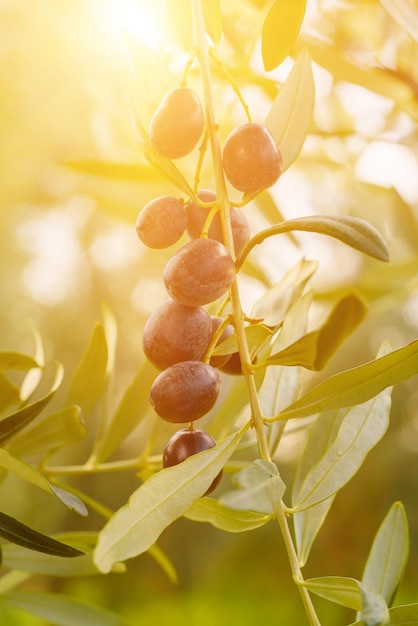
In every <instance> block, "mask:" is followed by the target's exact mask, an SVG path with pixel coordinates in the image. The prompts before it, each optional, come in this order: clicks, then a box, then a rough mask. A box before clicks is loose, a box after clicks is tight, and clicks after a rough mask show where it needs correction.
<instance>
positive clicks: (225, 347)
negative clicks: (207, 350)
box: [213, 324, 273, 355]
mask: <svg viewBox="0 0 418 626" xmlns="http://www.w3.org/2000/svg"><path fill="white" fill-rule="evenodd" d="M272 334H273V331H272V330H271V329H270V328H268V327H267V326H265V325H264V324H249V325H248V326H246V327H245V335H246V337H247V341H248V346H249V348H250V352H251V349H252V348H253V347H254V348H256V347H258V346H260V345H262V344H263V343H264V342H265V341H266V340H267V339H269V338H270V337H271V335H272ZM237 351H238V343H237V337H236V335H235V333H233V334H232V335H230V336H229V337H228V338H227V339H225V340H224V341H222V342H221V343H219V344H218V345H217V346H216V348H215V349H214V351H213V354H216V355H217V354H233V353H234V352H237Z"/></svg>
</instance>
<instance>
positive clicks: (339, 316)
mask: <svg viewBox="0 0 418 626" xmlns="http://www.w3.org/2000/svg"><path fill="white" fill-rule="evenodd" d="M365 315H366V306H365V304H364V303H363V301H362V300H360V298H358V296H356V295H355V294H348V295H347V296H345V297H344V298H343V299H342V300H340V301H339V302H337V304H336V305H335V306H334V309H333V310H332V312H331V314H330V316H329V317H328V319H327V320H326V321H325V322H324V323H323V324H322V326H320V328H318V329H317V330H315V331H312V332H310V333H307V334H306V335H304V336H303V337H301V338H300V339H297V340H296V341H295V342H294V343H292V344H291V345H289V346H288V347H287V348H284V349H283V350H281V351H280V352H275V353H273V354H272V355H270V356H269V357H268V358H267V359H266V360H265V361H264V362H263V365H299V366H301V367H305V368H307V369H310V370H321V369H323V368H324V367H325V365H326V364H327V363H328V361H329V360H330V358H331V357H332V356H333V355H334V354H335V352H336V351H337V350H338V348H339V347H340V345H341V343H342V342H343V341H344V340H345V339H346V338H347V337H348V336H349V335H350V334H351V333H352V332H353V330H354V329H355V328H356V327H357V326H358V325H359V324H360V323H361V322H362V321H363V319H364V317H365Z"/></svg>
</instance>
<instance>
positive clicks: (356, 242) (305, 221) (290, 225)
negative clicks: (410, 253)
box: [236, 215, 389, 269]
mask: <svg viewBox="0 0 418 626" xmlns="http://www.w3.org/2000/svg"><path fill="white" fill-rule="evenodd" d="M293 230H300V231H304V232H311V233H318V234H321V235H327V236H328V237H334V238H335V239H339V240H340V241H342V242H343V243H345V244H346V245H348V246H351V247H352V248H355V249H356V250H360V252H363V253H364V254H368V255H369V256H371V257H374V258H375V259H378V260H379V261H388V260H389V252H388V249H387V246H386V243H385V241H384V239H383V237H382V236H381V235H380V233H379V232H378V231H377V230H376V229H375V228H374V227H373V226H371V225H370V224H369V223H368V222H366V221H364V220H362V219H360V218H358V217H351V216H349V215H340V216H332V217H331V216H329V215H314V216H310V217H298V218H295V219H293V220H287V221H286V222H281V223H280V224H276V225H274V226H270V227H269V228H266V229H265V230H262V231H260V232H259V233H257V235H254V237H252V238H251V239H250V241H249V242H248V243H247V245H246V246H245V248H244V249H243V250H242V252H241V254H240V255H239V257H238V259H237V261H236V267H237V269H239V268H240V267H241V265H242V264H243V262H244V261H245V259H246V257H247V256H248V254H249V253H250V252H251V250H252V249H253V248H254V247H255V246H256V245H259V244H261V243H263V241H265V240H266V239H267V238H268V237H273V236H274V235H280V234H282V233H287V232H289V231H293Z"/></svg>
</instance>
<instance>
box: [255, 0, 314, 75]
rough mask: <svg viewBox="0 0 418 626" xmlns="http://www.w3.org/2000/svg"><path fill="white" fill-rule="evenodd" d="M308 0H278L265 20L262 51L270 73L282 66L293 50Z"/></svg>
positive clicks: (265, 66)
mask: <svg viewBox="0 0 418 626" xmlns="http://www.w3.org/2000/svg"><path fill="white" fill-rule="evenodd" d="M305 9H306V0H292V2H288V1H287V0H276V1H275V2H274V3H273V5H272V7H271V8H270V10H269V12H268V13H267V16H266V19H265V20H264V24H263V30H262V34H261V51H262V55H263V63H264V68H265V70H266V71H267V72H268V71H270V70H273V69H274V68H275V67H277V66H278V65H280V63H281V62H282V61H284V59H285V58H286V57H287V55H288V54H289V53H290V50H291V49H292V46H293V43H294V41H295V39H296V37H297V36H298V34H299V30H300V27H301V25H302V21H303V18H304V15H305Z"/></svg>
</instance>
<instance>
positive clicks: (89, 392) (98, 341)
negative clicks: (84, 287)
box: [67, 322, 108, 417]
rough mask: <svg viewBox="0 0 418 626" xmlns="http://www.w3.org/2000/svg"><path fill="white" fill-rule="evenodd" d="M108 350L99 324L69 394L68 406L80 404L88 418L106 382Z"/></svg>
mask: <svg viewBox="0 0 418 626" xmlns="http://www.w3.org/2000/svg"><path fill="white" fill-rule="evenodd" d="M107 361H108V348H107V344H106V336H105V331H104V327H103V324H101V323H100V322H97V323H96V325H95V327H94V330H93V333H92V335H91V337H90V341H89V344H88V346H87V348H86V351H85V353H84V354H83V357H82V359H81V361H80V363H79V364H78V366H77V369H76V371H75V373H74V376H73V379H72V381H71V384H70V388H69V391H68V394H67V404H78V405H79V406H80V407H81V409H82V412H83V416H84V417H87V416H88V414H89V413H90V411H91V410H92V408H93V406H94V405H95V404H96V402H97V400H98V398H99V396H100V394H101V393H102V391H103V388H104V385H105V382H106V372H107Z"/></svg>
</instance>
